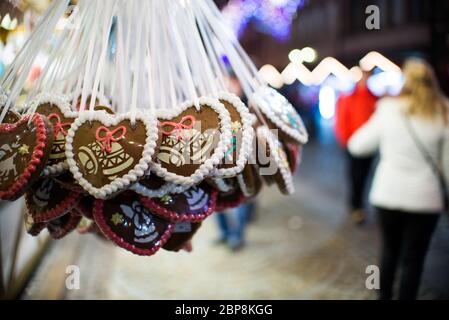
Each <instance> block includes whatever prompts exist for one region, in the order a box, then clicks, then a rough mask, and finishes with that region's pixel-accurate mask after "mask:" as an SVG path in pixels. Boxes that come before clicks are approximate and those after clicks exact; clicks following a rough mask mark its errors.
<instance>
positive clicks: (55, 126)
mask: <svg viewBox="0 0 449 320" xmlns="http://www.w3.org/2000/svg"><path fill="white" fill-rule="evenodd" d="M51 119H56V123H53V122H52V124H53V133H54V136H55V137H57V136H58V134H59V132H62V134H63V135H64V136H66V135H67V131H66V130H65V129H64V127H69V128H70V125H71V123H70V122H65V123H62V122H61V118H60V117H59V115H57V114H56V113H52V114H50V115H49V116H48V120H50V121H51Z"/></svg>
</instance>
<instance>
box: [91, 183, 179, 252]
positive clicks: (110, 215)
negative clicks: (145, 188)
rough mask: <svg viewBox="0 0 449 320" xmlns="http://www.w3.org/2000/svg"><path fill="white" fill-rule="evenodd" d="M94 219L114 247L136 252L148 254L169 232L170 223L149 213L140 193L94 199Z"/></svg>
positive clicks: (170, 231)
mask: <svg viewBox="0 0 449 320" xmlns="http://www.w3.org/2000/svg"><path fill="white" fill-rule="evenodd" d="M94 219H95V222H96V223H97V225H98V226H99V228H100V229H101V231H102V232H103V233H104V234H105V235H106V236H107V237H108V238H109V239H110V240H112V241H113V242H115V243H116V244H117V245H118V246H120V247H122V248H124V249H126V250H129V251H131V252H133V253H136V254H139V255H146V256H149V255H152V254H154V253H156V251H158V250H159V249H160V247H161V246H163V245H164V244H165V243H166V242H167V240H168V239H169V237H170V236H171V234H172V232H173V227H174V226H173V224H172V223H171V222H168V221H166V220H165V219H162V218H159V217H157V216H156V215H154V214H153V213H151V212H150V211H149V210H148V209H147V208H146V206H144V205H143V203H142V202H141V196H139V195H138V194H137V193H135V192H133V191H125V192H122V193H120V194H119V195H117V196H116V197H115V198H113V199H110V200H96V201H95V206H94Z"/></svg>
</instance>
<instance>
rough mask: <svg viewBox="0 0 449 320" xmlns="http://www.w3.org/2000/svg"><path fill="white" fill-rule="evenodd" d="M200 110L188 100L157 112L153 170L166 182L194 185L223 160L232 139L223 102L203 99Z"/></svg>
mask: <svg viewBox="0 0 449 320" xmlns="http://www.w3.org/2000/svg"><path fill="white" fill-rule="evenodd" d="M199 103H200V109H199V110H197V109H196V108H195V106H194V105H193V104H191V103H185V104H184V105H183V106H181V107H180V108H178V109H176V110H174V111H171V110H170V111H168V110H164V111H161V112H160V113H159V114H158V119H159V139H158V152H157V154H156V157H155V159H154V164H153V165H152V171H154V172H155V173H156V174H157V175H158V176H160V177H162V178H163V179H165V180H166V181H169V182H173V183H175V184H179V185H186V186H191V185H193V184H196V183H199V182H200V181H202V180H203V179H204V178H205V177H206V176H207V175H208V174H209V173H211V171H212V170H213V169H214V168H215V167H216V166H217V165H218V163H219V162H220V160H222V159H223V157H224V155H225V152H226V151H227V150H228V148H229V147H230V146H229V141H230V140H231V119H230V115H229V112H228V111H227V110H226V108H225V107H224V105H223V104H222V103H220V102H219V101H218V100H216V99H213V98H205V97H203V98H200V101H199Z"/></svg>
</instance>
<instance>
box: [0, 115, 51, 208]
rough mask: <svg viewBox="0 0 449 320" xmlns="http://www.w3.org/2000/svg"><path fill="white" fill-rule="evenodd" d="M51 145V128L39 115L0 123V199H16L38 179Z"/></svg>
mask: <svg viewBox="0 0 449 320" xmlns="http://www.w3.org/2000/svg"><path fill="white" fill-rule="evenodd" d="M30 117H31V122H30V123H29V124H28V121H29V120H30ZM52 143H53V133H52V128H51V125H50V123H48V121H47V120H46V119H45V118H44V117H43V116H41V115H39V114H34V115H33V116H29V115H27V116H24V117H22V118H21V119H20V120H19V121H17V122H16V123H13V124H8V123H2V124H0V199H1V200H15V199H17V198H19V197H20V196H22V195H23V194H24V193H25V191H26V190H27V189H28V188H29V187H30V186H31V184H32V183H33V182H34V181H35V180H36V179H37V178H39V176H40V174H41V172H42V170H43V169H44V167H45V165H46V163H47V160H48V156H49V154H50V148H51V145H52Z"/></svg>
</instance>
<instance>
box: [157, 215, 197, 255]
mask: <svg viewBox="0 0 449 320" xmlns="http://www.w3.org/2000/svg"><path fill="white" fill-rule="evenodd" d="M200 227H201V222H197V223H191V222H178V223H176V224H175V227H174V231H173V233H172V235H171V237H170V239H168V241H167V242H166V243H165V244H164V245H163V246H162V248H163V249H165V250H167V251H176V252H177V251H179V250H181V249H184V248H185V246H186V243H187V242H188V241H190V240H191V239H192V238H193V236H194V235H195V233H196V232H197V231H198V229H199V228H200Z"/></svg>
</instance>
